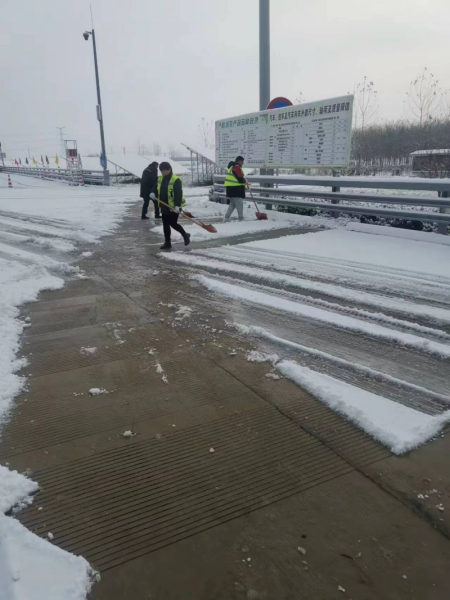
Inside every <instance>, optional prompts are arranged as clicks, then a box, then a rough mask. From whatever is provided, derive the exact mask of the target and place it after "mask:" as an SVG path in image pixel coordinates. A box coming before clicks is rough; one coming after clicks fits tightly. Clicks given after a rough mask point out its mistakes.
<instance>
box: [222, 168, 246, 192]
mask: <svg viewBox="0 0 450 600" xmlns="http://www.w3.org/2000/svg"><path fill="white" fill-rule="evenodd" d="M239 186H242V187H246V186H247V184H246V183H240V182H239V181H238V180H237V177H236V175H235V174H234V173H233V167H230V168H229V169H228V171H227V174H226V175H225V187H239Z"/></svg>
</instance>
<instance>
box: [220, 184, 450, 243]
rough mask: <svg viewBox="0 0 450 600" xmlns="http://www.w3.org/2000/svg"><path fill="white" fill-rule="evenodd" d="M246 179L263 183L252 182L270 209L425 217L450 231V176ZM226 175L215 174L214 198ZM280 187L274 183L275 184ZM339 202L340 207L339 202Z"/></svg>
mask: <svg viewBox="0 0 450 600" xmlns="http://www.w3.org/2000/svg"><path fill="white" fill-rule="evenodd" d="M247 181H248V182H249V183H252V184H255V183H256V184H262V186H263V187H256V186H253V185H252V193H253V194H254V195H255V198H257V199H258V200H259V201H261V202H264V203H265V205H266V209H268V210H270V209H271V208H272V205H273V204H275V205H282V206H294V207H299V208H313V209H315V210H323V211H327V212H331V213H332V214H333V216H337V215H338V213H349V214H360V215H374V216H381V217H390V218H394V219H406V220H413V221H426V222H432V223H437V230H438V233H441V234H444V235H446V234H447V230H448V225H449V224H450V179H440V180H430V179H427V180H426V181H421V180H418V179H413V178H411V180H410V179H409V178H402V179H401V180H400V179H396V178H395V177H393V178H377V177H370V178H365V177H304V176H292V175H291V176H280V177H274V176H268V175H253V176H249V177H247ZM223 182H224V177H223V176H222V175H215V176H214V196H215V199H217V200H221V199H223V198H225V188H224V186H223ZM275 185H276V186H281V187H273V186H275ZM286 186H313V187H330V188H331V192H330V191H316V190H299V189H293V190H292V189H288V188H287V187H286ZM341 188H360V189H361V188H365V189H386V190H405V191H408V190H414V191H432V192H436V197H435V198H431V197H429V196H426V197H425V196H411V195H410V196H408V195H406V194H405V195H403V194H402V195H398V196H397V195H396V196H391V195H387V194H386V195H384V194H367V193H352V192H341ZM305 198H312V199H322V200H330V201H331V202H330V203H326V202H311V201H310V200H305ZM341 200H345V201H351V202H355V203H358V204H360V203H364V202H370V203H373V204H384V205H386V204H389V205H393V206H395V205H398V204H400V205H406V206H421V207H423V208H427V207H436V208H439V213H437V212H430V211H426V210H424V211H415V210H398V209H395V208H392V209H391V208H385V207H377V206H370V207H368V206H356V205H351V204H340V201H341ZM337 204H338V205H339V208H337V206H336V205H337Z"/></svg>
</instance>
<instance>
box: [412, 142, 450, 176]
mask: <svg viewBox="0 0 450 600" xmlns="http://www.w3.org/2000/svg"><path fill="white" fill-rule="evenodd" d="M410 156H411V158H412V176H413V177H432V178H440V177H449V176H450V150H445V149H439V150H416V152H411V154H410Z"/></svg>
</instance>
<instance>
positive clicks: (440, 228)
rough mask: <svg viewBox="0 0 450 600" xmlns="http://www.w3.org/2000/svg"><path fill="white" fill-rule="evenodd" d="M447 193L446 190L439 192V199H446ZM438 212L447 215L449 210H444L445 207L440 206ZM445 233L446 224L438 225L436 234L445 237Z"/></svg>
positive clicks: (446, 229)
mask: <svg viewBox="0 0 450 600" xmlns="http://www.w3.org/2000/svg"><path fill="white" fill-rule="evenodd" d="M448 194H449V192H448V190H444V191H442V192H441V198H448V197H449V196H448ZM439 212H440V213H444V214H446V213H449V212H450V209H448V208H446V207H445V206H440V207H439ZM447 231H448V223H438V226H437V232H438V233H440V234H441V235H447Z"/></svg>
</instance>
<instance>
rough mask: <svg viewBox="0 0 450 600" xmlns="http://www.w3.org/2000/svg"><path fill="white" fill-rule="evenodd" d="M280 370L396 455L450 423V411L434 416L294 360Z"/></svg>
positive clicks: (283, 364)
mask: <svg viewBox="0 0 450 600" xmlns="http://www.w3.org/2000/svg"><path fill="white" fill-rule="evenodd" d="M277 369H278V370H279V371H280V372H281V373H282V374H283V375H284V376H285V377H287V378H288V379H291V380H292V381H294V382H295V383H297V384H298V385H300V386H301V387H302V388H304V389H305V390H307V391H308V392H310V393H311V394H312V395H313V396H315V397H316V398H318V399H319V400H321V401H322V402H323V403H324V404H326V405H327V406H329V407H330V408H332V409H333V410H335V411H336V412H338V413H340V414H341V415H343V416H344V417H345V418H347V419H349V420H350V421H352V422H353V423H355V425H358V426H359V427H361V428H362V429H364V431H366V432H367V433H369V434H370V435H371V436H372V437H374V438H375V439H377V440H379V441H380V442H381V443H382V444H384V445H385V446H387V447H388V448H389V449H390V450H391V451H392V452H393V453H394V454H403V453H405V452H408V451H409V450H412V449H413V448H417V447H418V446H420V445H421V444H423V443H425V442H426V441H428V440H429V439H431V438H432V437H434V436H435V435H437V434H438V433H439V431H440V430H441V429H442V427H444V425H445V424H446V423H448V422H450V410H448V411H446V412H445V413H442V414H440V415H436V416H430V415H427V414H425V413H422V412H419V411H417V410H414V409H412V408H409V407H407V406H404V405H403V404H399V403H397V402H393V401H392V400H388V399H387V398H383V397H382V396H378V395H376V394H373V393H371V392H368V391H366V390H363V389H361V388H357V387H355V386H352V385H350V384H348V383H345V382H343V381H340V380H339V379H335V378H334V377H330V376H329V375H325V374H323V373H318V372H317V371H312V370H311V369H309V368H307V367H302V366H300V365H298V364H297V363H295V362H293V361H288V360H285V361H282V362H280V363H278V364H277Z"/></svg>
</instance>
